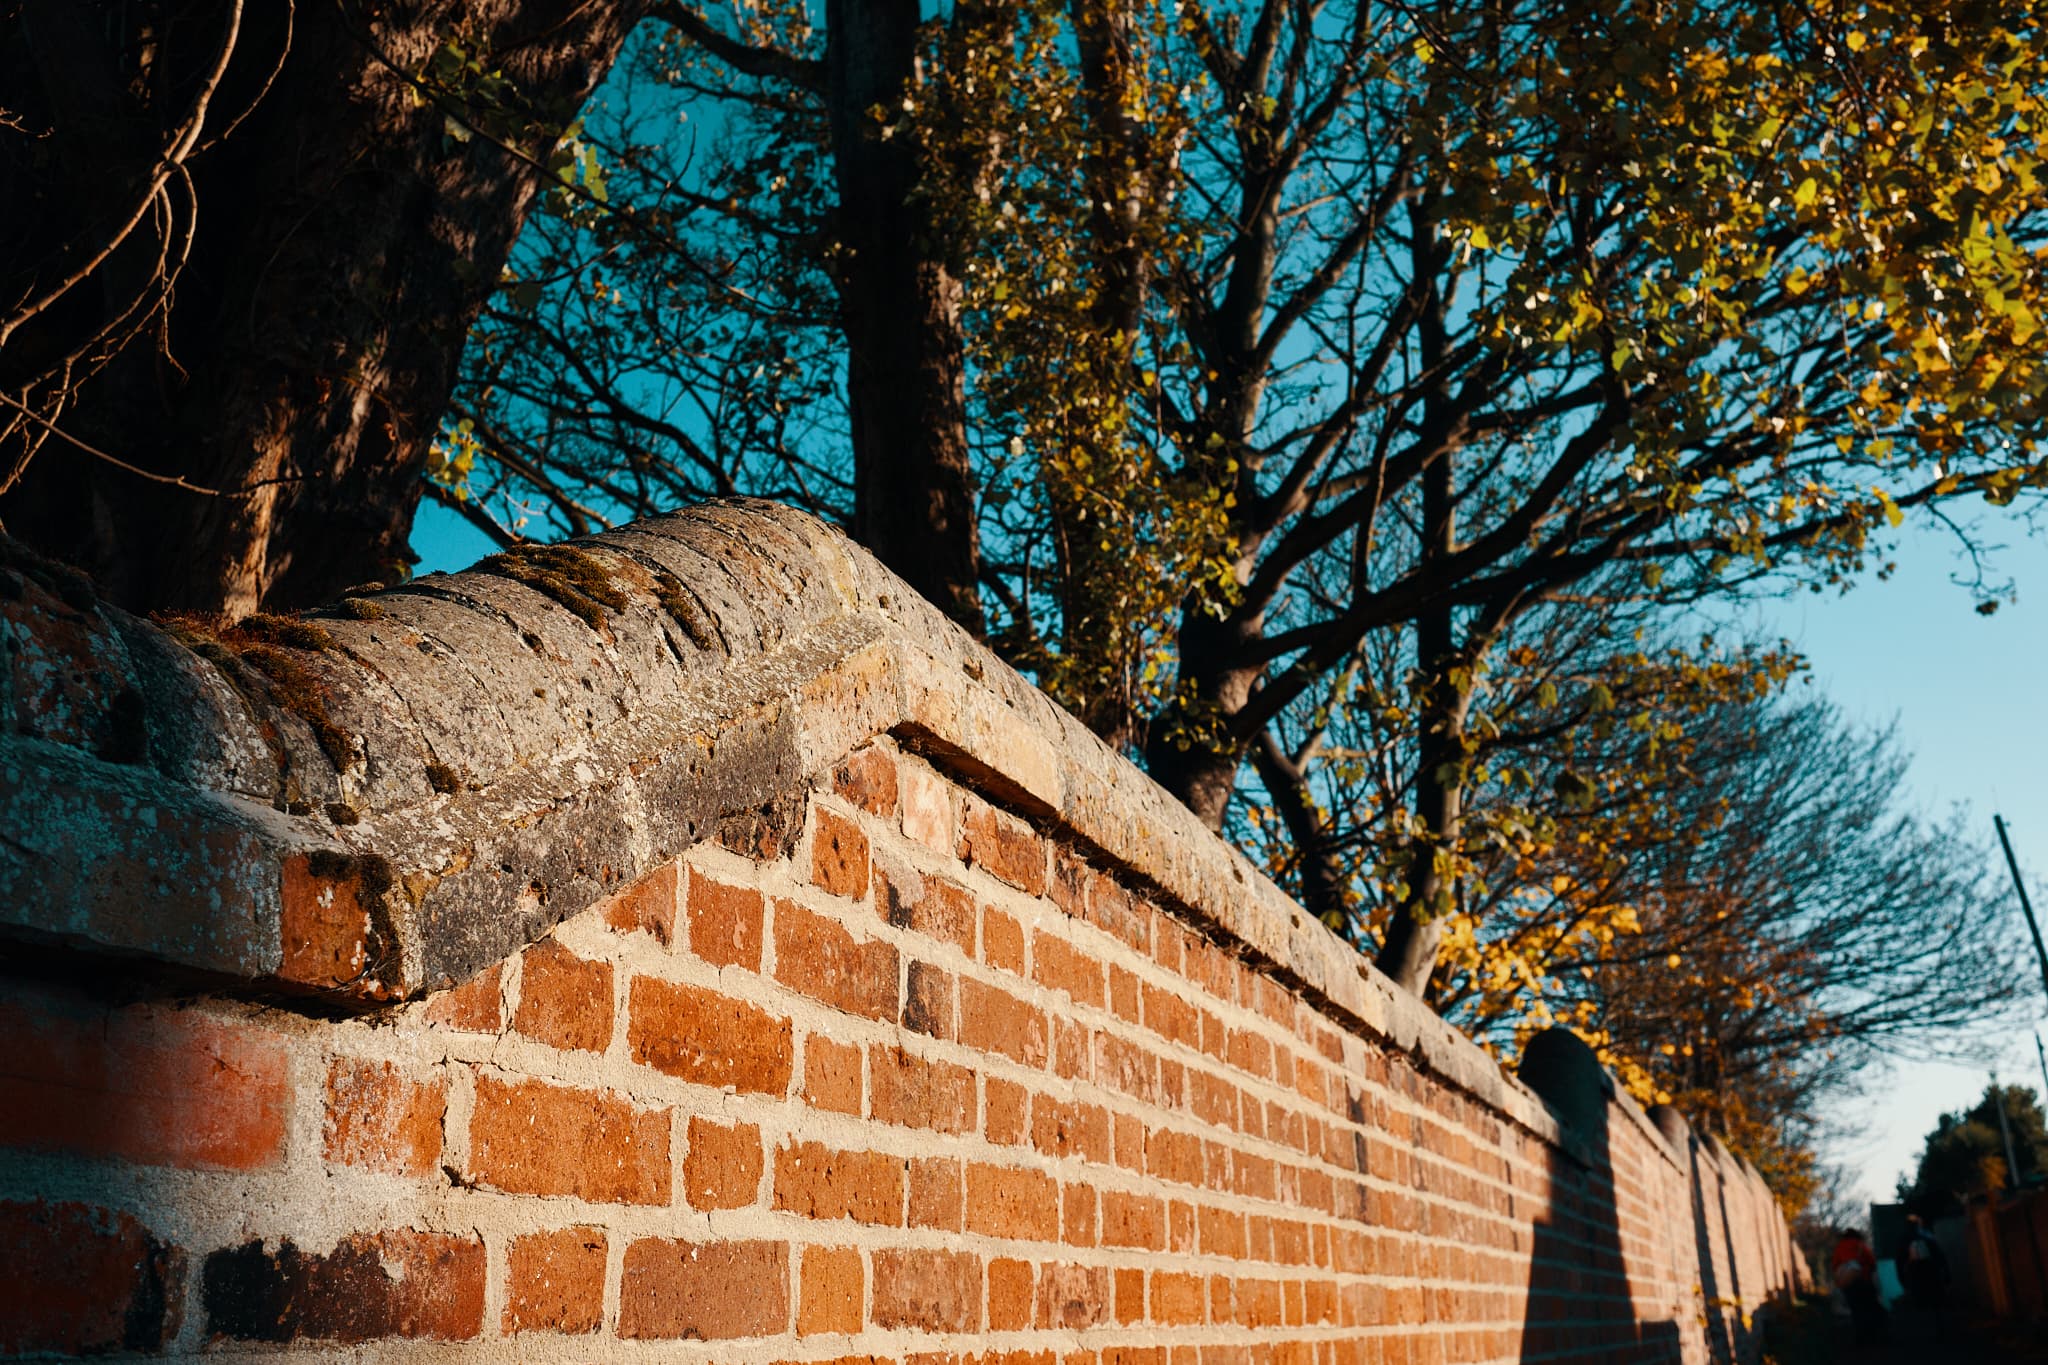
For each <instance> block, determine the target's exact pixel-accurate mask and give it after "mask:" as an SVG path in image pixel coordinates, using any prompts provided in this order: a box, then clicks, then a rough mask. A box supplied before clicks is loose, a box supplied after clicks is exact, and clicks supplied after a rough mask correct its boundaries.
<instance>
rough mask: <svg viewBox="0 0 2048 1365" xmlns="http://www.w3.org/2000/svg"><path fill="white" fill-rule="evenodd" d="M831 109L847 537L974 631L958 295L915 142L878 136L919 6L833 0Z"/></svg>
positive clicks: (904, 89) (899, 83)
mask: <svg viewBox="0 0 2048 1365" xmlns="http://www.w3.org/2000/svg"><path fill="white" fill-rule="evenodd" d="M825 15H826V19H825V30H826V39H825V44H826V47H825V57H826V105H827V114H828V118H829V122H830V125H831V133H832V156H833V163H834V168H835V173H836V175H837V179H838V185H839V215H838V236H839V242H840V245H841V247H842V248H843V249H844V251H845V252H846V255H845V257H844V258H843V259H842V260H841V261H840V262H839V263H838V264H837V267H836V269H835V271H834V274H835V276H836V278H837V282H838V286H839V299H840V309H841V315H842V319H843V323H844V326H845V329H846V341H847V407H848V410H849V413H850V415H851V418H852V424H853V459H854V513H853V520H854V528H853V529H854V537H855V538H856V539H857V540H859V541H860V542H861V543H862V544H863V545H865V546H867V547H868V548H869V549H870V550H872V551H874V552H875V555H876V557H877V558H879V559H880V560H881V561H882V562H883V563H884V564H887V565H888V566H889V567H890V568H892V569H894V570H895V571H896V572H897V573H899V574H901V575H902V576H903V578H904V580H905V581H906V582H908V583H909V584H910V586H911V587H913V588H915V589H917V591H918V592H920V593H922V594H923V595H924V596H925V597H926V598H927V599H929V600H930V601H932V602H933V603H935V604H937V605H938V607H939V608H940V610H942V611H944V612H945V613H946V614H947V615H948V616H951V617H952V618H953V619H954V620H956V621H958V622H960V624H962V625H964V626H966V627H967V628H968V629H969V630H971V631H973V632H975V633H976V634H977V635H978V634H980V633H981V630H982V611H981V588H980V577H981V549H980V536H979V533H978V531H977V529H976V525H975V519H974V510H975V509H974V472H973V467H972V463H971V461H970V460H969V457H968V449H967V400H966V365H967V362H966V343H965V338H964V334H963V333H962V330H961V321H960V307H961V286H960V280H959V278H958V277H957V276H956V275H955V274H954V273H953V271H952V270H951V268H950V267H949V265H948V263H947V260H946V255H945V251H944V245H943V238H942V235H941V233H940V231H939V230H938V228H937V226H936V225H934V224H933V223H931V222H930V221H929V216H928V213H927V211H926V207H925V202H924V201H922V200H918V199H915V198H914V197H913V194H912V191H913V190H914V189H915V187H916V185H917V181H918V176H919V172H920V169H921V166H920V153H919V149H918V147H917V145H916V140H915V139H914V138H910V137H905V136H900V135H899V136H894V137H890V138H886V139H885V138H884V137H883V136H882V132H883V123H882V121H880V120H877V119H876V118H875V117H874V115H873V113H872V111H874V110H876V109H880V110H882V111H884V112H885V114H886V116H887V117H888V118H891V119H893V118H895V117H896V116H897V115H898V112H899V111H900V110H901V109H902V108H903V100H904V96H905V95H906V94H907V93H908V92H909V90H910V88H911V77H912V74H913V71H914V69H915V65H916V59H917V43H918V34H917V25H918V7H917V3H916V0H827V4H826V7H825Z"/></svg>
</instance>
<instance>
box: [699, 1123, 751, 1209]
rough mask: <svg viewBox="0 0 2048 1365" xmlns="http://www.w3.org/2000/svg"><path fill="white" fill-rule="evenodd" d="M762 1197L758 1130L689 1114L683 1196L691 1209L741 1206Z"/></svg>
mask: <svg viewBox="0 0 2048 1365" xmlns="http://www.w3.org/2000/svg"><path fill="white" fill-rule="evenodd" d="M760 1197H761V1130H760V1129H759V1128H757V1127H755V1126H754V1125H753V1124H751V1123H735V1124H731V1125H726V1124H719V1123H713V1122H711V1121H710V1120H708V1119H705V1118H701V1117H698V1116H696V1115H692V1116H691V1118H690V1154H689V1155H688V1156H686V1157H684V1158H683V1198H685V1199H687V1200H689V1201H690V1207H691V1208H693V1209H743V1208H745V1207H746V1206H747V1205H749V1204H751V1203H753V1202H754V1201H755V1200H757V1199H759V1198H760Z"/></svg>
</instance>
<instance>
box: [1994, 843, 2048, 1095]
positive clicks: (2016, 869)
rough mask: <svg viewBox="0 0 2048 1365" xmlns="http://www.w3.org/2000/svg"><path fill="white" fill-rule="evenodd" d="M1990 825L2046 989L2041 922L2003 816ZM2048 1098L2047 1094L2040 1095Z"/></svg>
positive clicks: (2047, 954) (2047, 950)
mask: <svg viewBox="0 0 2048 1365" xmlns="http://www.w3.org/2000/svg"><path fill="white" fill-rule="evenodd" d="M1991 824H1992V827H1993V828H1995V829H1996V830H1997V831H1998V842H1999V844H2000V846H2001V847H2003V848H2004V849H2005V865H2006V867H2007V868H2008V869H2010V870H2011V872H2012V889H2013V890H2015V891H2017V892H2019V893H2020V909H2021V910H2023V911H2025V912H2026V916H2027V928H2028V929H2030V930H2032V931H2033V934H2034V956H2035V957H2038V958H2039V959H2040V960H2041V986H2042V989H2044V990H2048V945H2044V944H2043V943H2042V942H2041V922H2040V921H2039V920H2037V919H2035V918H2034V903H2033V902H2032V901H2030V900H2028V899H2027V884H2026V883H2025V882H2023V881H2021V880H2020V862H2019V859H2017V858H2015V857H2013V856H2012V840H2011V839H2010V838H2008V837H2007V836H2006V832H2005V817H2004V816H2002V815H1993V816H1992V817H1991ZM2042 1098H2043V1099H2044V1100H2048V1095H2044V1096H2042Z"/></svg>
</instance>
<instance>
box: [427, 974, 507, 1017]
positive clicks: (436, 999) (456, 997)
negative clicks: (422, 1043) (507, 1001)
mask: <svg viewBox="0 0 2048 1365" xmlns="http://www.w3.org/2000/svg"><path fill="white" fill-rule="evenodd" d="M504 975H505V964H503V963H502V962H500V963H494V964H492V966H491V967H490V968H489V969H488V970H486V971H481V972H478V973H477V974H476V975H475V976H473V977H471V978H470V979H469V980H467V981H465V982H463V983H462V984H461V985H460V986H457V987H456V988H455V989H454V990H449V991H441V992H440V993H438V994H436V995H430V996H428V997H427V1002H426V1005H425V1006H424V1007H423V1008H422V1009H421V1011H420V1013H421V1016H422V1017H423V1018H424V1019H425V1020H426V1021H427V1022H428V1023H430V1024H439V1025H440V1026H441V1027H442V1028H451V1029H455V1030H456V1031H458V1032H461V1033H497V1032H499V1031H500V1030H502V1029H503V1028H504V1027H505V1015H504V1002H503V987H504Z"/></svg>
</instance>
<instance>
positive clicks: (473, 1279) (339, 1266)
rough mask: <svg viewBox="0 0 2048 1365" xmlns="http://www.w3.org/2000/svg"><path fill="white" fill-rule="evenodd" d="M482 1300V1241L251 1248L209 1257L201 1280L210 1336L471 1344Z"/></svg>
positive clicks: (439, 1236)
mask: <svg viewBox="0 0 2048 1365" xmlns="http://www.w3.org/2000/svg"><path fill="white" fill-rule="evenodd" d="M483 1296H484V1248H483V1244H482V1243H481V1242H478V1241H474V1240H470V1239H466V1238H461V1237H457V1236H453V1235H450V1234H445V1233H427V1232H388V1233H380V1234H358V1235H356V1236H353V1237H346V1238H343V1239H342V1241H341V1242H340V1243H339V1244H338V1245H337V1246H336V1247H335V1248H334V1250H333V1251H330V1252H327V1253H325V1254H312V1253H308V1252H304V1251H301V1250H299V1248H298V1247H297V1246H295V1245H294V1244H293V1243H291V1242H290V1241H288V1240H287V1241H285V1242H282V1243H280V1244H279V1245H278V1247H277V1249H276V1250H275V1251H271V1250H266V1249H265V1247H264V1245H263V1243H261V1242H249V1243H246V1244H244V1245H242V1246H239V1247H230V1248H227V1249H224V1250H221V1251H216V1252H214V1253H213V1254H212V1255H210V1256H208V1257H207V1258H206V1265H205V1269H204V1271H203V1272H202V1275H201V1280H200V1301H201V1303H202V1305H203V1306H204V1308H205V1310H206V1332H207V1335H208V1336H209V1337H211V1338H215V1339H219V1338H233V1339H235V1340H238V1341H267V1342H292V1341H303V1340H316V1341H336V1342H363V1341H374V1340H377V1339H379V1338H383V1337H408V1338H420V1337H430V1338H438V1339H441V1340H466V1339H468V1338H470V1337H474V1336H475V1335H476V1334H477V1333H478V1331H480V1330H481V1328H482V1325H483Z"/></svg>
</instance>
